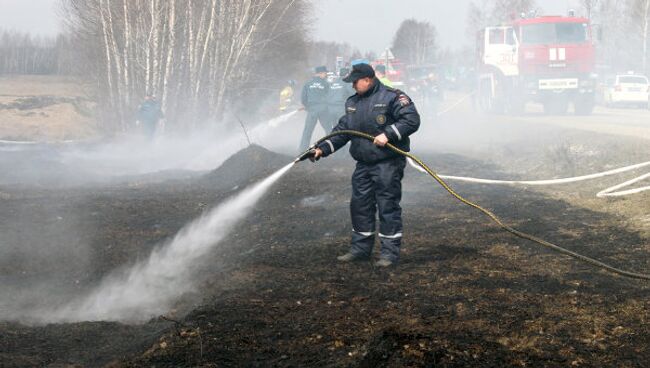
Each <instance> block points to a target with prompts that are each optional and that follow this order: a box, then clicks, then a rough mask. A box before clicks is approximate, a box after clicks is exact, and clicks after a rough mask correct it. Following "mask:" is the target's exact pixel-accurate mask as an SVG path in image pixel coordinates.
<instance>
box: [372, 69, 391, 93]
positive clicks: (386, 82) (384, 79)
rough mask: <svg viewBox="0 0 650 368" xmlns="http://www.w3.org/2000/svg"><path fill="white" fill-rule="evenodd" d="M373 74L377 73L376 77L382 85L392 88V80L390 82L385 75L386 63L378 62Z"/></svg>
mask: <svg viewBox="0 0 650 368" xmlns="http://www.w3.org/2000/svg"><path fill="white" fill-rule="evenodd" d="M375 74H377V79H379V81H380V82H381V83H382V84H383V85H384V86H386V87H390V88H393V82H391V81H390V79H388V77H387V76H386V65H384V64H379V65H377V66H375Z"/></svg>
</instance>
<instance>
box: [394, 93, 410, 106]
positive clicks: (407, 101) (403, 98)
mask: <svg viewBox="0 0 650 368" xmlns="http://www.w3.org/2000/svg"><path fill="white" fill-rule="evenodd" d="M397 100H398V101H399V104H400V105H402V106H408V105H410V104H411V99H410V98H409V96H407V95H405V94H401V95H399V96H398V97H397Z"/></svg>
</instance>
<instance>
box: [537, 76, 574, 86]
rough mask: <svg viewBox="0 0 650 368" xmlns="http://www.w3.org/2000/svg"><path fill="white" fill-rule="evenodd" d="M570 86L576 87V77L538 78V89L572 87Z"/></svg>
mask: <svg viewBox="0 0 650 368" xmlns="http://www.w3.org/2000/svg"><path fill="white" fill-rule="evenodd" d="M572 88H578V79H577V78H564V79H540V80H539V89H572Z"/></svg>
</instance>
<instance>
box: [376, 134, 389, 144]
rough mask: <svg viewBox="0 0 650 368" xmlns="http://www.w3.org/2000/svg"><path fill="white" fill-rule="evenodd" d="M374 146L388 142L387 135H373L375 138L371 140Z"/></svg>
mask: <svg viewBox="0 0 650 368" xmlns="http://www.w3.org/2000/svg"><path fill="white" fill-rule="evenodd" d="M372 143H373V144H374V145H375V146H378V147H383V146H385V145H386V143H388V137H386V134H384V133H381V134H380V135H378V136H376V137H375V140H374V141H373V142H372Z"/></svg>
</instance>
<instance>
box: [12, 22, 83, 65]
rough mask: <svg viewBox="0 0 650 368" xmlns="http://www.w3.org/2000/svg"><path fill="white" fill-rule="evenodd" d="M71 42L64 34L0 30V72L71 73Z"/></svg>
mask: <svg viewBox="0 0 650 368" xmlns="http://www.w3.org/2000/svg"><path fill="white" fill-rule="evenodd" d="M73 71H74V60H73V58H72V44H71V42H70V39H69V38H68V37H66V36H64V35H59V36H57V37H39V36H32V35H30V34H28V33H24V32H16V31H9V30H0V74H71V73H72V72H73Z"/></svg>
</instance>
